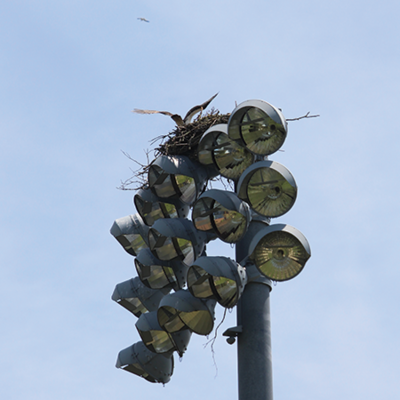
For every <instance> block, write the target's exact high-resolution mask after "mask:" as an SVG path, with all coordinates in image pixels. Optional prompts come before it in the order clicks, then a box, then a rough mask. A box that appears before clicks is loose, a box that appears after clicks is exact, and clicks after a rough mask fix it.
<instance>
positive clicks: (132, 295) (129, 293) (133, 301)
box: [111, 277, 170, 318]
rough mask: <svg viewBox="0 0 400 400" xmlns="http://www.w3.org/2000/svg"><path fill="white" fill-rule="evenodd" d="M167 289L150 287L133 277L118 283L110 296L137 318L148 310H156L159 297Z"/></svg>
mask: <svg viewBox="0 0 400 400" xmlns="http://www.w3.org/2000/svg"><path fill="white" fill-rule="evenodd" d="M169 290H170V289H167V290H163V291H161V290H153V289H150V288H148V287H147V286H145V285H144V284H143V283H142V282H141V281H140V279H139V278H138V277H135V278H132V279H129V280H127V281H125V282H121V283H119V284H118V285H117V286H116V287H115V289H114V292H113V294H112V296H111V298H112V299H113V300H114V301H115V302H117V303H118V304H119V305H121V306H122V307H124V308H126V309H127V310H128V311H130V312H131V313H132V314H134V315H135V316H136V317H138V318H139V317H140V316H141V315H142V314H144V313H147V312H148V311H155V310H157V308H158V305H159V303H160V301H161V299H162V298H163V297H164V295H165V294H167V293H168V292H169Z"/></svg>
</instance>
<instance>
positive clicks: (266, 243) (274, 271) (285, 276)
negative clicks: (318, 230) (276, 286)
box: [249, 224, 311, 281]
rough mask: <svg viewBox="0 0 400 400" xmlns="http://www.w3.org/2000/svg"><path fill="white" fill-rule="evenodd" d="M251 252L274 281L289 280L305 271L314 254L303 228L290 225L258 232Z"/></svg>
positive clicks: (253, 258) (265, 273) (257, 263)
mask: <svg viewBox="0 0 400 400" xmlns="http://www.w3.org/2000/svg"><path fill="white" fill-rule="evenodd" d="M249 254H250V259H251V260H252V261H253V262H254V264H255V266H256V267H257V268H258V270H259V271H260V272H261V273H262V274H263V275H264V276H266V277H267V278H269V279H271V280H274V281H287V280H289V279H292V278H294V277H295V276H297V275H298V274H299V273H300V272H301V271H302V270H303V268H304V266H305V264H306V262H307V260H308V259H309V258H310V257H311V249H310V245H309V243H308V241H307V239H306V238H305V236H304V235H303V234H302V233H301V232H300V231H299V230H297V229H296V228H294V227H292V226H290V225H285V224H275V225H270V226H268V227H265V228H263V229H260V230H259V231H258V232H257V233H256V234H255V235H254V237H253V239H252V240H251V242H250V246H249Z"/></svg>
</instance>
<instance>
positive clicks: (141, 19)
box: [138, 17, 150, 22]
mask: <svg viewBox="0 0 400 400" xmlns="http://www.w3.org/2000/svg"><path fill="white" fill-rule="evenodd" d="M138 20H139V21H143V22H150V21H148V20H147V19H146V18H142V17H140V18H138Z"/></svg>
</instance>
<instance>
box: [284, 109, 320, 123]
mask: <svg viewBox="0 0 400 400" xmlns="http://www.w3.org/2000/svg"><path fill="white" fill-rule="evenodd" d="M316 117H319V115H310V111H309V112H308V113H307V114H305V115H303V116H302V117H298V118H287V119H286V121H298V120H299V119H303V118H316Z"/></svg>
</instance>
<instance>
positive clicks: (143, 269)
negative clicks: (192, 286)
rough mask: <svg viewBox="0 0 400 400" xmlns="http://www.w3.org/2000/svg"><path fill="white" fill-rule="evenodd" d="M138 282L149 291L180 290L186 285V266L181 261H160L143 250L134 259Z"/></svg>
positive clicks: (147, 250)
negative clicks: (149, 289)
mask: <svg viewBox="0 0 400 400" xmlns="http://www.w3.org/2000/svg"><path fill="white" fill-rule="evenodd" d="M135 267H136V271H137V273H138V275H139V278H140V280H141V281H142V282H143V283H144V284H145V285H146V286H148V287H149V288H151V289H164V288H172V289H174V290H179V289H182V288H183V287H184V286H185V284H186V275H187V270H188V268H189V267H188V266H187V265H186V264H185V263H183V262H182V261H180V260H178V259H176V260H170V261H164V260H160V259H158V258H157V257H155V256H154V254H153V253H152V252H151V250H150V249H143V250H141V251H140V253H139V254H138V256H137V257H136V258H135Z"/></svg>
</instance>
